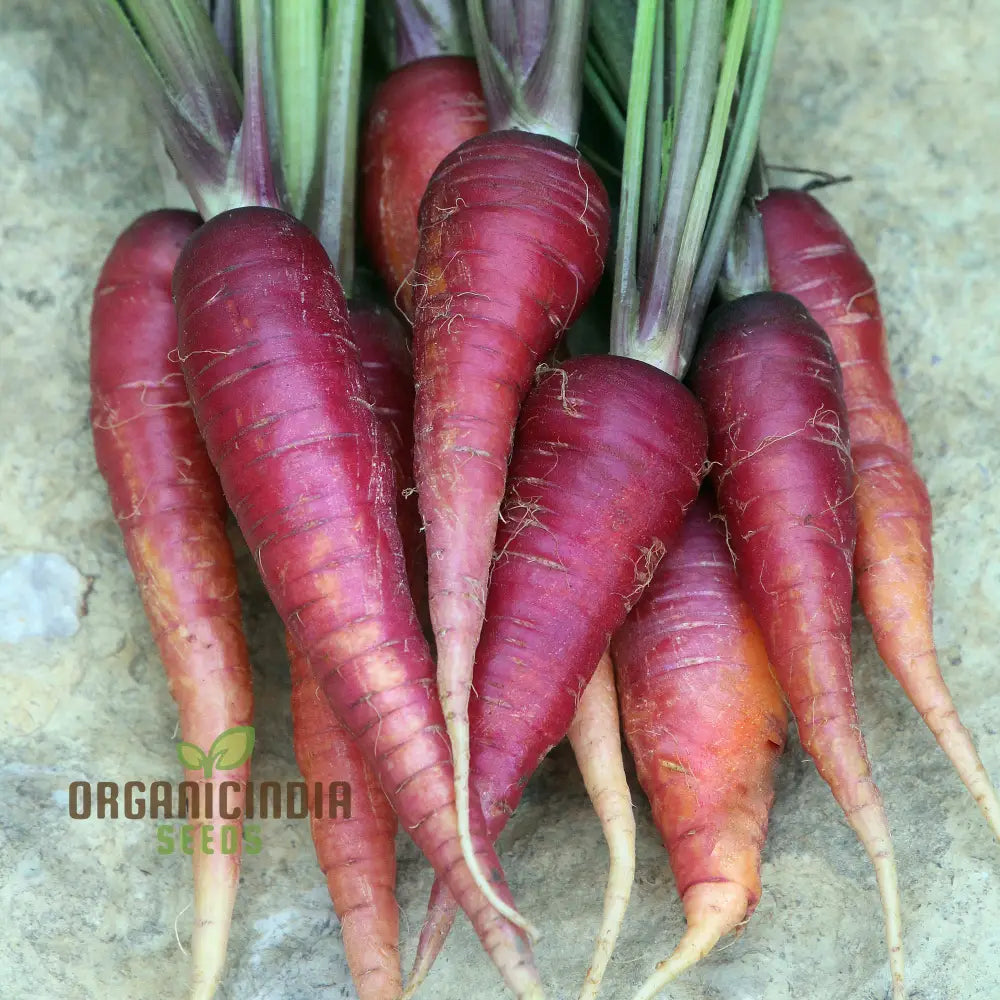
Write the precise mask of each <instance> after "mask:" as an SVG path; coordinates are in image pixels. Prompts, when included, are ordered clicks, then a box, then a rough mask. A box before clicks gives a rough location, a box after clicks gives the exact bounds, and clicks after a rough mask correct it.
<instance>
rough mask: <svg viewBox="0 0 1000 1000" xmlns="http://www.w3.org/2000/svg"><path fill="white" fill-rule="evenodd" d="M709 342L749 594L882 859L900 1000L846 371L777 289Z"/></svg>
mask: <svg viewBox="0 0 1000 1000" xmlns="http://www.w3.org/2000/svg"><path fill="white" fill-rule="evenodd" d="M703 337H704V342H703V346H702V347H701V349H700V351H699V353H698V356H697V358H696V359H695V365H694V369H693V374H692V387H693V389H694V391H695V394H696V395H697V397H698V399H699V400H700V401H701V404H702V406H703V407H704V410H705V418H706V420H707V422H708V432H709V449H708V457H709V459H710V461H711V462H712V467H711V476H712V480H713V482H714V484H715V487H716V492H717V496H718V500H719V509H720V511H721V513H722V515H723V517H724V518H725V522H726V529H727V538H728V541H729V544H730V547H731V548H732V551H733V555H734V557H735V560H736V566H737V570H738V572H739V576H740V584H741V586H742V588H743V591H744V594H745V596H746V598H747V602H748V603H749V605H750V608H751V610H752V611H753V614H754V618H755V619H756V620H757V622H758V623H759V624H760V627H761V631H762V632H763V635H764V642H765V646H766V648H767V652H768V657H769V659H770V661H771V664H772V666H773V667H774V672H775V676H776V677H777V679H778V683H779V684H780V685H781V688H782V690H783V691H784V693H785V697H786V698H787V699H788V703H789V707H790V708H791V710H792V714H793V715H794V716H795V719H796V722H797V723H798V729H799V739H800V741H801V743H802V746H803V748H804V749H805V750H806V752H807V753H808V754H809V756H810V757H812V759H813V761H814V762H815V764H816V768H817V770H818V771H819V773H820V775H821V776H822V778H823V779H824V781H826V783H827V784H828V785H829V786H830V790H831V791H832V792H833V795H834V797H835V798H836V800H837V802H838V803H839V804H840V806H841V808H842V809H843V810H844V813H845V815H846V817H847V820H848V822H849V823H850V824H851V826H852V827H853V829H854V830H855V832H856V833H857V834H858V837H859V839H860V840H861V842H862V843H863V845H864V847H865V849H866V850H867V852H868V854H869V856H870V857H871V859H872V863H873V865H874V867H875V871H876V875H877V876H878V880H879V888H880V891H881V894H882V902H883V908H884V909H885V915H886V935H887V939H888V942H889V949H890V965H891V967H892V973H893V992H894V996H901V995H902V988H903V987H902V944H901V932H900V926H899V901H898V887H897V885H896V867H895V859H894V854H893V849H892V842H891V839H890V835H889V826H888V822H887V820H886V817H885V812H884V810H883V808H882V799H881V796H880V794H879V792H878V789H877V788H876V786H875V782H874V781H873V779H872V775H871V764H870V763H869V760H868V753H867V750H866V748H865V741H864V737H863V736H862V735H861V728H860V724H859V721H858V714H857V706H856V704H855V699H854V681H853V668H852V663H851V596H852V590H853V573H852V559H853V555H854V544H855V537H856V534H857V516H856V511H855V505H854V469H853V466H852V464H851V454H850V441H849V436H848V424H847V410H846V407H845V404H844V395H843V380H842V377H841V372H840V366H839V365H838V364H837V359H836V357H835V355H834V352H833V348H832V347H831V345H830V340H829V338H828V337H827V335H826V334H825V333H824V332H823V329H822V327H820V326H819V325H818V324H817V323H816V322H815V320H813V319H812V318H811V317H810V316H809V314H808V312H807V311H806V309H805V307H804V306H803V305H802V303H801V302H799V301H798V300H797V299H794V298H792V297H791V296H790V295H782V294H780V293H778V292H759V293H757V294H755V295H749V296H746V297H744V298H741V299H738V300H736V301H735V302H731V303H729V304H727V305H725V306H722V307H721V308H720V309H718V310H716V312H715V313H713V314H712V316H710V317H709V320H708V322H707V324H706V328H705V331H704V334H703Z"/></svg>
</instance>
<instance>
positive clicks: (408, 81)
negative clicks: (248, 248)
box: [361, 56, 486, 318]
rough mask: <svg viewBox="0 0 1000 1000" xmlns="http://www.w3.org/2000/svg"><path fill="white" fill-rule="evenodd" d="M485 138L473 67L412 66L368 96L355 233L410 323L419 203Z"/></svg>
mask: <svg viewBox="0 0 1000 1000" xmlns="http://www.w3.org/2000/svg"><path fill="white" fill-rule="evenodd" d="M485 131H486V104H485V102H484V100H483V89H482V87H481V85H480V83H479V73H478V71H477V70H476V63H475V60H474V59H469V58H467V57H464V56H431V57H429V58H425V59H418V60H416V61H415V62H411V63H408V64H406V65H405V66H402V67H400V68H399V69H397V70H395V72H393V73H392V74H391V75H390V76H389V77H387V78H386V79H385V80H384V81H383V82H382V83H381V84H379V86H378V87H377V88H376V90H375V93H374V94H373V96H372V101H371V105H370V106H369V109H368V112H367V117H366V121H365V128H364V132H363V135H362V152H361V212H362V223H363V229H362V232H363V234H364V238H365V240H366V242H367V244H368V249H369V250H370V251H371V255H372V260H373V263H374V265H375V270H376V271H378V274H379V277H381V279H382V281H383V282H384V283H385V286H386V288H388V290H389V293H390V294H391V295H393V296H395V301H396V304H397V305H398V306H399V308H400V309H401V310H402V312H403V313H404V314H405V315H406V316H408V317H410V318H412V316H413V286H412V285H411V283H410V282H409V281H408V280H407V279H408V278H409V277H410V275H411V272H412V271H413V266H414V264H415V263H416V260H417V248H418V246H419V231H418V227H417V213H418V211H419V209H420V200H421V198H423V196H424V192H425V191H426V190H427V184H428V182H429V181H430V179H431V176H432V175H433V173H434V171H435V169H436V168H437V166H438V164H440V163H441V161H442V160H443V159H444V158H445V157H446V156H447V155H448V154H449V153H450V152H451V151H452V150H453V149H456V148H457V147H459V146H461V145H462V143H463V142H465V141H466V140H467V139H471V138H473V136H477V135H481V134H482V133H483V132H485Z"/></svg>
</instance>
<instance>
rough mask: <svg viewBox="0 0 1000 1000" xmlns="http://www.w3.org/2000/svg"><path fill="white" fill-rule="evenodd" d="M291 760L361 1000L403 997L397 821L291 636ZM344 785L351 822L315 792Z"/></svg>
mask: <svg viewBox="0 0 1000 1000" xmlns="http://www.w3.org/2000/svg"><path fill="white" fill-rule="evenodd" d="M286 638H287V645H288V658H289V663H290V664H291V671H292V725H293V728H294V742H295V759H296V761H298V765H299V770H300V771H301V772H302V777H303V778H304V779H305V783H306V795H307V798H308V803H309V815H310V827H311V830H312V838H313V844H314V846H315V848H316V858H317V860H318V861H319V865H320V868H321V869H322V872H323V874H324V875H325V876H326V882H327V887H328V888H329V891H330V899H332V900H333V906H334V910H335V911H336V914H337V919H338V920H340V928H341V934H342V935H343V940H344V953H345V955H346V956H347V966H348V968H349V969H350V970H351V977H352V979H353V980H354V986H355V989H356V990H357V993H358V997H359V1000H395V998H396V997H398V996H399V993H400V990H401V989H402V974H401V972H400V967H399V908H398V906H397V903H396V892H395V889H396V814H395V813H394V812H393V811H392V806H391V805H390V804H389V800H388V799H387V798H386V797H385V793H384V792H383V791H382V788H381V786H380V785H379V783H378V779H377V778H376V777H375V775H374V774H373V772H372V770H371V768H370V767H369V766H368V763H367V761H366V760H365V758H364V756H363V755H362V753H361V751H360V750H359V749H358V748H357V746H356V745H355V743H354V740H353V739H352V737H351V734H350V733H349V732H348V731H347V730H346V729H345V728H344V726H343V725H342V724H341V722H340V721H339V720H338V719H337V716H336V715H335V714H334V712H333V710H332V709H331V708H330V705H329V703H328V702H327V700H326V695H324V694H323V691H322V689H321V688H320V686H319V684H318V683H317V681H316V678H315V676H314V675H313V672H312V669H311V668H310V666H309V660H308V659H307V658H306V656H305V655H304V654H303V653H302V651H301V649H300V648H299V647H298V646H297V645H296V643H295V640H294V639H292V638H291V637H290V636H288V637H286ZM338 781H346V782H348V784H349V785H350V789H351V809H350V816H341V815H339V814H333V815H331V813H330V808H329V803H323V802H321V803H319V809H317V801H316V789H322V790H327V789H329V787H330V785H331V783H333V782H338Z"/></svg>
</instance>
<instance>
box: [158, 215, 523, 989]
mask: <svg viewBox="0 0 1000 1000" xmlns="http://www.w3.org/2000/svg"><path fill="white" fill-rule="evenodd" d="M174 299H175V303H176V306H177V312H178V320H179V326H180V357H181V364H182V367H183V370H184V375H185V379H186V382H187V385H188V390H189V392H190V394H191V398H192V401H193V403H194V407H195V415H196V417H197V419H198V425H199V427H200V429H201V432H202V435H203V437H204V439H205V442H206V445H207V447H208V452H209V455H210V456H211V458H212V461H213V463H214V465H215V466H216V468H217V470H218V471H219V475H220V478H221V480H222V485H223V489H224V491H225V494H226V497H227V499H228V501H229V504H230V507H231V508H232V510H233V512H234V514H235V515H236V518H237V520H238V522H239V524H240V528H241V529H242V531H243V535H244V537H245V538H246V541H247V544H248V546H249V547H250V550H251V552H252V553H253V554H254V557H255V559H256V561H257V563H258V566H259V568H260V571H261V575H262V578H263V580H264V583H265V585H266V586H267V589H268V593H269V594H270V597H271V600H272V601H273V603H274V605H275V607H276V608H277V610H278V613H279V614H280V615H281V617H282V619H283V621H284V622H285V624H286V626H287V627H288V629H289V631H290V632H291V633H292V636H293V637H294V639H295V641H296V642H297V643H298V644H299V645H300V646H301V647H302V648H303V650H304V651H305V652H306V654H307V655H308V657H309V660H310V663H311V665H312V668H313V670H314V672H315V675H316V678H317V681H318V682H319V684H320V685H321V687H322V689H323V691H324V693H325V694H326V696H327V698H328V699H329V701H330V705H331V707H332V708H333V709H334V711H335V712H336V713H337V716H338V718H339V719H340V720H341V722H342V723H343V725H344V726H345V727H346V728H347V730H348V731H349V732H350V734H351V735H352V736H353V737H354V739H355V740H356V741H357V743H358V745H359V747H360V748H361V750H362V752H363V753H364V754H365V757H366V759H367V760H368V762H369V764H370V765H371V766H372V767H373V769H374V770H375V772H376V773H377V774H378V776H379V779H380V781H381V783H382V787H383V789H384V790H385V793H386V796H387V797H388V799H389V801H390V802H391V803H392V806H393V808H394V809H395V810H396V813H397V814H398V816H399V818H400V822H401V824H402V825H403V826H404V828H405V829H406V830H407V832H408V833H409V834H410V835H411V836H412V837H413V839H414V841H415V842H416V843H417V845H418V847H420V849H421V850H422V851H423V852H424V853H425V854H426V855H427V856H428V858H429V860H430V861H431V863H432V865H433V866H434V868H435V871H437V872H438V873H440V874H441V875H442V876H443V877H446V878H447V880H448V882H449V885H451V886H452V887H453V888H454V889H455V891H456V893H457V895H458V898H459V900H460V902H461V904H462V907H463V909H465V910H466V912H467V913H468V914H469V916H470V919H471V920H472V922H473V925H474V926H475V928H476V931H477V933H478V934H479V936H480V938H481V939H482V941H483V944H484V946H485V947H486V950H487V951H488V952H489V953H490V955H491V956H492V958H493V960H494V962H496V964H497V966H498V967H499V968H500V969H501V971H503V973H504V976H505V978H506V979H507V982H508V984H509V985H510V986H511V988H512V989H513V990H514V992H515V993H518V994H519V995H524V996H533V995H536V994H537V992H538V990H539V987H538V976H537V973H536V972H535V970H534V965H533V960H532V957H531V952H530V949H529V948H528V946H527V944H526V942H525V940H524V939H523V938H522V937H521V936H520V935H519V934H518V933H517V932H516V931H515V929H514V928H513V927H512V925H511V924H510V923H509V922H507V921H506V920H504V919H503V918H501V917H500V916H499V914H497V913H496V911H495V910H494V909H493V907H492V906H490V905H489V903H488V902H487V900H486V898H485V897H484V896H483V894H482V892H481V890H480V889H479V888H478V887H477V886H476V885H475V884H474V882H473V880H472V875H471V872H470V870H469V868H468V866H467V865H466V864H465V863H464V860H463V856H462V849H461V847H460V844H459V840H458V836H457V833H458V819H457V813H456V811H455V805H454V778H453V773H452V765H451V754H450V748H449V746H448V742H447V739H446V738H445V736H444V719H443V716H442V712H441V706H440V704H439V702H438V700H437V697H436V693H435V689H434V678H433V675H434V667H433V663H432V661H431V658H430V654H429V651H428V648H427V643H426V641H425V640H424V638H423V636H422V635H421V633H420V627H419V623H418V621H417V616H416V614H415V612H414V608H413V601H412V599H411V598H410V594H409V589H408V587H407V583H406V570H405V561H404V556H403V547H402V542H401V540H400V534H399V528H398V526H397V524H396V508H395V503H394V492H395V486H394V480H393V473H392V467H391V462H390V459H389V456H388V453H387V449H386V446H385V440H384V438H383V437H382V433H381V431H380V428H379V425H378V419H377V417H376V415H375V413H374V412H373V407H372V403H371V398H370V395H369V392H368V388H367V386H366V385H365V382H364V373H363V369H362V366H361V360H360V356H359V353H358V350H357V347H356V346H355V344H354V342H353V340H352V338H351V330H350V327H349V325H348V317H347V309H346V303H345V302H344V298H343V293H342V291H341V289H340V284H339V282H338V281H337V277H336V273H335V271H334V269H333V266H332V265H331V264H330V262H329V259H328V258H327V256H326V254H325V252H324V251H323V248H322V246H321V245H320V244H319V242H318V241H317V240H316V239H315V237H314V236H313V235H312V234H311V233H310V232H309V231H308V230H307V229H306V227H305V226H303V225H301V224H300V223H299V222H297V221H296V220H295V219H293V218H291V217H290V216H288V215H286V214H285V213H283V212H279V211H276V210H273V209H265V208H242V209H236V210H233V211H230V212H225V213H223V214H221V215H219V216H216V217H215V218H214V219H212V220H211V221H210V222H208V223H206V225H205V226H203V227H202V229H201V230H200V231H199V232H198V234H197V235H196V236H195V238H194V239H193V240H191V241H190V242H189V243H188V245H187V247H186V248H185V251H184V254H183V255H182V257H181V259H180V261H179V262H178V265H177V269H176V271H175V274H174ZM471 822H472V829H473V835H474V837H475V841H476V850H477V853H478V856H479V861H480V864H481V865H482V866H483V867H484V869H485V870H487V871H490V872H491V873H492V874H493V878H494V879H495V880H496V881H495V887H496V891H497V892H499V893H500V894H501V895H502V896H504V897H505V898H506V899H507V900H509V899H510V896H509V892H508V891H507V889H506V886H505V883H504V880H503V875H502V869H501V867H500V864H499V861H498V860H497V858H496V854H495V852H494V851H493V848H492V846H491V845H490V843H489V842H488V840H487V839H486V837H485V836H484V829H483V820H482V817H481V814H479V812H478V810H475V811H474V814H473V815H472V817H471Z"/></svg>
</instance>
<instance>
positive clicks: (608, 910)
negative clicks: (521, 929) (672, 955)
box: [566, 653, 635, 1000]
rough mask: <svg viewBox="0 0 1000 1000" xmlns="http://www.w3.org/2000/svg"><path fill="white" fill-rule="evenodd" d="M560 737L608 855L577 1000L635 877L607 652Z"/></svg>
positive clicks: (595, 976)
mask: <svg viewBox="0 0 1000 1000" xmlns="http://www.w3.org/2000/svg"><path fill="white" fill-rule="evenodd" d="M566 736H567V738H568V739H569V742H570V746H571V747H572V748H573V753H574V755H575V756H576V762H577V765H578V766H579V768H580V774H581V775H583V783H584V785H585V786H586V789H587V794H588V795H589V796H590V801H591V802H592V803H593V804H594V810H595V812H596V813H597V816H598V818H599V819H600V821H601V828H602V829H603V830H604V839H605V840H606V841H607V844H608V854H609V857H610V863H609V866H608V882H607V886H606V888H605V890H604V914H603V916H602V918H601V926H600V929H599V930H598V932H597V943H596V944H595V945H594V954H593V957H592V958H591V960H590V968H589V969H587V976H586V978H585V980H584V983H583V989H582V990H581V992H580V1000H593V998H594V997H596V996H597V992H598V990H599V989H600V988H601V982H602V981H603V979H604V973H605V972H606V971H607V968H608V962H610V961H611V956H612V954H613V953H614V950H615V942H616V941H617V940H618V934H619V932H620V931H621V928H622V924H623V923H624V920H625V911H626V909H627V908H628V901H629V896H631V894H632V882H633V881H634V879H635V815H634V814H633V812H632V796H631V793H630V792H629V788H628V779H627V778H626V777H625V763H624V761H623V760H622V743H621V724H620V721H619V718H618V693H617V691H616V690H615V675H614V669H613V668H612V666H611V657H610V656H609V655H608V653H605V654H604V655H603V656H602V657H601V662H600V663H598V665H597V670H595V671H594V676H593V677H591V678H590V683H589V684H588V685H587V687H586V688H585V689H584V692H583V694H582V695H581V696H580V704H579V705H578V706H577V709H576V715H574V716H573V721H572V723H571V724H570V727H569V731H568V732H567V733H566Z"/></svg>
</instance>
